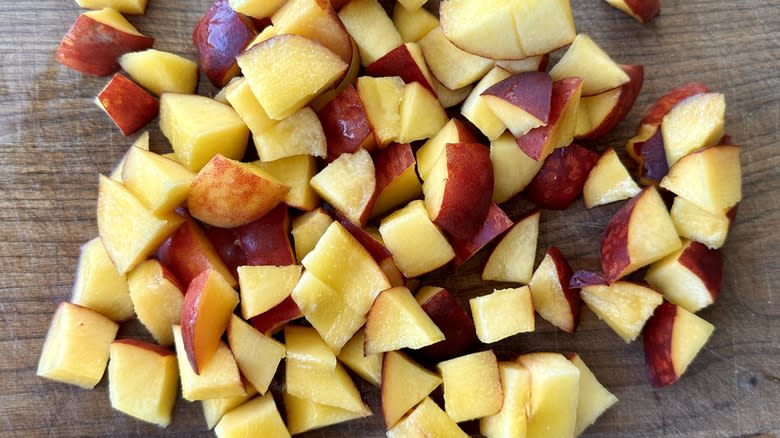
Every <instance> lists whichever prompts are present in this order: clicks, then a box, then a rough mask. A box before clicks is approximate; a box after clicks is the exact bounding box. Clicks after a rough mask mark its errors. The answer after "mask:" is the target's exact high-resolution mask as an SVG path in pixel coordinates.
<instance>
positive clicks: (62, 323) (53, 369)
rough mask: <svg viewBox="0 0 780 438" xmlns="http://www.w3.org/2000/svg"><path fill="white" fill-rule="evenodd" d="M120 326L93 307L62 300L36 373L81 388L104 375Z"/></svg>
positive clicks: (88, 385) (93, 382) (94, 382)
mask: <svg viewBox="0 0 780 438" xmlns="http://www.w3.org/2000/svg"><path fill="white" fill-rule="evenodd" d="M117 330H119V325H118V324H117V323H115V322H113V321H111V320H110V319H108V318H106V317H105V316H103V315H101V314H99V313H97V312H95V311H94V310H90V309H87V308H86V307H81V306H79V305H77V304H71V303H68V302H62V303H60V304H59V305H58V306H57V310H56V311H55V312H54V316H53V318H52V321H51V325H50V326H49V331H48V333H47V334H46V341H45V342H44V344H43V350H42V351H41V357H40V359H39V360H38V370H37V371H36V375H38V376H40V377H45V378H47V379H51V380H56V381H58V382H64V383H70V384H72V385H76V386H79V387H81V388H87V389H88V388H94V387H95V385H97V384H98V382H100V379H101V378H102V377H103V372H104V371H105V369H106V362H108V355H109V347H110V345H111V342H113V340H114V337H115V336H116V332H117Z"/></svg>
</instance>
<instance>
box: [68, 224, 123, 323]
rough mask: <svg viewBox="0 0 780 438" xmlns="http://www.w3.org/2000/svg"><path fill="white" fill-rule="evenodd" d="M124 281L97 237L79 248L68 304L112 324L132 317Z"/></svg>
mask: <svg viewBox="0 0 780 438" xmlns="http://www.w3.org/2000/svg"><path fill="white" fill-rule="evenodd" d="M127 282H128V280H127V278H126V277H125V276H124V275H122V274H120V273H119V272H117V270H116V267H115V266H114V262H112V261H111V258H110V257H109V255H108V252H106V249H105V247H104V246H103V241H102V240H101V239H100V237H96V238H94V239H92V240H90V241H89V242H87V243H85V244H84V245H82V246H81V250H80V251H79V261H78V268H77V270H76V281H75V283H74V284H73V295H72V297H71V302H72V303H73V304H78V305H80V306H84V307H87V308H90V309H92V310H94V311H96V312H98V313H100V314H102V315H105V316H107V317H109V318H110V319H111V320H113V321H124V320H126V319H129V318H132V316H133V315H134V314H135V312H134V309H133V302H132V300H131V299H130V289H129V287H128V284H127Z"/></svg>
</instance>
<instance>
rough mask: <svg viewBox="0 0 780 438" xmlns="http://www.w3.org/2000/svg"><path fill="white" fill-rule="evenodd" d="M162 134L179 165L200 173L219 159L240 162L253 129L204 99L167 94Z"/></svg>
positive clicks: (162, 111) (227, 108)
mask: <svg viewBox="0 0 780 438" xmlns="http://www.w3.org/2000/svg"><path fill="white" fill-rule="evenodd" d="M160 130H161V131H162V132H163V134H165V137H166V138H168V141H170V142H171V146H173V151H174V152H175V153H176V161H178V162H179V163H181V164H182V165H183V166H184V167H186V168H187V169H189V170H191V171H193V172H197V171H199V170H200V169H201V168H202V167H203V166H205V165H206V163H207V162H208V161H209V160H211V159H212V158H213V157H214V156H215V155H218V154H219V155H224V156H225V157H226V158H230V159H234V160H239V159H241V158H242V157H243V156H244V151H245V150H246V146H247V139H248V138H249V129H248V128H247V127H246V125H245V124H244V121H243V120H241V117H239V116H238V114H236V112H235V110H233V108H231V107H230V106H228V105H225V104H224V103H220V102H218V101H216V100H214V99H210V98H208V97H203V96H194V95H188V94H177V93H163V94H162V96H161V97H160Z"/></svg>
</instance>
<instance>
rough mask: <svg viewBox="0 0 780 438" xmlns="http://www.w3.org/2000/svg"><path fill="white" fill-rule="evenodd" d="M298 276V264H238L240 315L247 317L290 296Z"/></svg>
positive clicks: (299, 267) (299, 272)
mask: <svg viewBox="0 0 780 438" xmlns="http://www.w3.org/2000/svg"><path fill="white" fill-rule="evenodd" d="M300 277H301V266H300V265H289V266H239V267H238V284H239V285H240V289H239V290H240V293H241V315H242V316H243V317H244V318H245V319H249V318H251V317H253V316H257V315H259V314H261V313H263V312H266V311H268V310H270V309H271V308H273V307H274V306H276V305H277V304H279V303H281V302H282V301H284V299H285V298H287V297H288V296H290V293H291V292H292V290H293V288H294V287H295V285H296V284H297V283H298V279H299V278H300Z"/></svg>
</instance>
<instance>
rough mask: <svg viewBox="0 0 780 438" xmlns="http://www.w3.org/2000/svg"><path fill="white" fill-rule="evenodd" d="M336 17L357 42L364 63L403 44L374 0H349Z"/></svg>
mask: <svg viewBox="0 0 780 438" xmlns="http://www.w3.org/2000/svg"><path fill="white" fill-rule="evenodd" d="M339 18H341V21H342V22H343V23H344V27H346V28H347V31H348V32H349V35H350V36H351V37H352V39H353V40H355V43H357V46H358V48H359V49H360V59H361V62H362V64H363V65H364V66H367V65H369V64H371V63H373V62H374V61H376V60H377V59H379V58H381V57H383V56H384V55H386V54H387V52H389V51H391V50H393V49H395V48H396V47H398V46H400V45H401V44H402V43H403V41H401V35H400V34H399V33H398V30H396V28H395V26H394V25H393V21H392V20H391V19H390V17H388V16H387V12H385V10H384V8H383V7H382V5H381V4H379V2H378V1H377V0H351V1H350V2H348V3H347V4H346V5H345V6H344V7H343V8H341V10H340V11H339Z"/></svg>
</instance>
